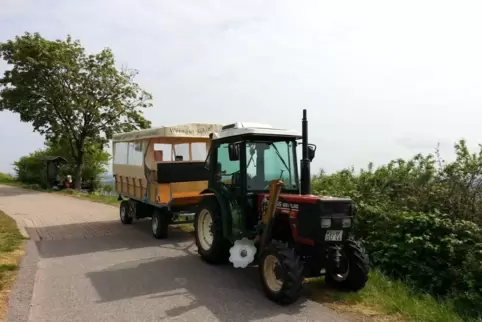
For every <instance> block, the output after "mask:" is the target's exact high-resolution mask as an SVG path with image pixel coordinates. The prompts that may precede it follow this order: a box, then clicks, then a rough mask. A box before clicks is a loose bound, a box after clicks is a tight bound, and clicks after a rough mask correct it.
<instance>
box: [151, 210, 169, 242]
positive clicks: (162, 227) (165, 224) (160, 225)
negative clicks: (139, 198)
mask: <svg viewBox="0 0 482 322" xmlns="http://www.w3.org/2000/svg"><path fill="white" fill-rule="evenodd" d="M170 223H171V213H170V212H169V211H168V210H167V209H160V208H156V209H154V212H153V214H152V217H151V231H152V236H154V237H155V238H157V239H165V238H167V236H168V232H169V224H170Z"/></svg>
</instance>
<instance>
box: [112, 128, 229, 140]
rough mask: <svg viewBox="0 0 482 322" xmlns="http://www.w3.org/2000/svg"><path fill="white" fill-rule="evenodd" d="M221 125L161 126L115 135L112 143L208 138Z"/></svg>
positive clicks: (219, 129) (217, 130) (218, 129)
mask: <svg viewBox="0 0 482 322" xmlns="http://www.w3.org/2000/svg"><path fill="white" fill-rule="evenodd" d="M221 128H222V125H221V124H214V123H188V124H181V125H173V126H163V127H158V128H151V129H146V130H139V131H132V132H126V133H117V134H114V135H113V137H112V141H114V142H119V141H135V140H145V139H152V138H159V137H185V138H209V134H211V133H213V132H219V131H221Z"/></svg>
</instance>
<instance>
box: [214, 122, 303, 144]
mask: <svg viewBox="0 0 482 322" xmlns="http://www.w3.org/2000/svg"><path fill="white" fill-rule="evenodd" d="M249 134H251V135H265V136H273V137H291V138H295V139H298V138H301V134H300V133H298V132H297V131H294V130H286V129H277V128H273V127H272V126H271V125H269V124H259V123H247V122H236V123H233V124H228V125H225V126H224V129H223V130H221V131H220V132H216V133H214V137H213V140H217V139H222V138H227V137H232V136H238V135H249Z"/></svg>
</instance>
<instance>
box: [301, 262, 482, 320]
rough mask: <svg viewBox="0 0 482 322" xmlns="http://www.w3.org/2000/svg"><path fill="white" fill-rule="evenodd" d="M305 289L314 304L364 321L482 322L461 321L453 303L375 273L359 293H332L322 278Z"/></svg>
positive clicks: (312, 280) (310, 283)
mask: <svg viewBox="0 0 482 322" xmlns="http://www.w3.org/2000/svg"><path fill="white" fill-rule="evenodd" d="M306 286H307V288H308V290H309V294H310V297H311V299H312V300H314V301H316V302H318V303H323V304H324V305H326V306H328V307H330V308H332V309H333V310H335V311H337V312H340V313H356V314H361V315H363V316H364V317H366V320H364V321H424V322H425V321H427V322H463V321H477V322H482V320H481V319H478V320H474V319H472V320H471V319H468V318H464V317H461V316H460V315H458V314H457V313H456V311H455V309H454V307H453V305H452V303H451V302H450V301H438V300H436V299H435V298H434V297H432V296H430V295H428V294H424V293H421V292H418V291H416V290H415V289H413V288H411V287H409V286H408V285H407V284H406V283H403V282H401V281H394V280H392V279H390V278H388V277H386V276H385V275H383V274H382V273H380V272H379V271H376V270H373V271H372V272H371V273H370V278H369V281H368V283H367V285H366V287H365V288H364V289H363V290H361V291H360V292H357V293H341V292H337V291H335V290H332V289H330V288H328V287H327V286H326V285H325V282H324V279H323V278H317V279H311V280H308V281H307V285H306Z"/></svg>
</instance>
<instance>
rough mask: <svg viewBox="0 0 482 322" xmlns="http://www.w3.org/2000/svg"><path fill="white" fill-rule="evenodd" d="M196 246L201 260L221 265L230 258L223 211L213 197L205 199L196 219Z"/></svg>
mask: <svg viewBox="0 0 482 322" xmlns="http://www.w3.org/2000/svg"><path fill="white" fill-rule="evenodd" d="M194 230H195V234H194V236H195V239H196V246H197V249H198V253H199V255H201V258H202V259H203V260H205V261H206V262H208V263H210V264H220V263H224V262H226V261H227V259H228V258H229V246H230V245H229V241H228V240H227V239H226V238H224V235H223V226H222V217H221V210H220V207H219V205H218V202H217V200H216V199H215V198H213V197H205V198H204V199H203V200H202V202H201V204H200V206H199V209H198V211H197V212H196V215H195V218H194Z"/></svg>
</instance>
